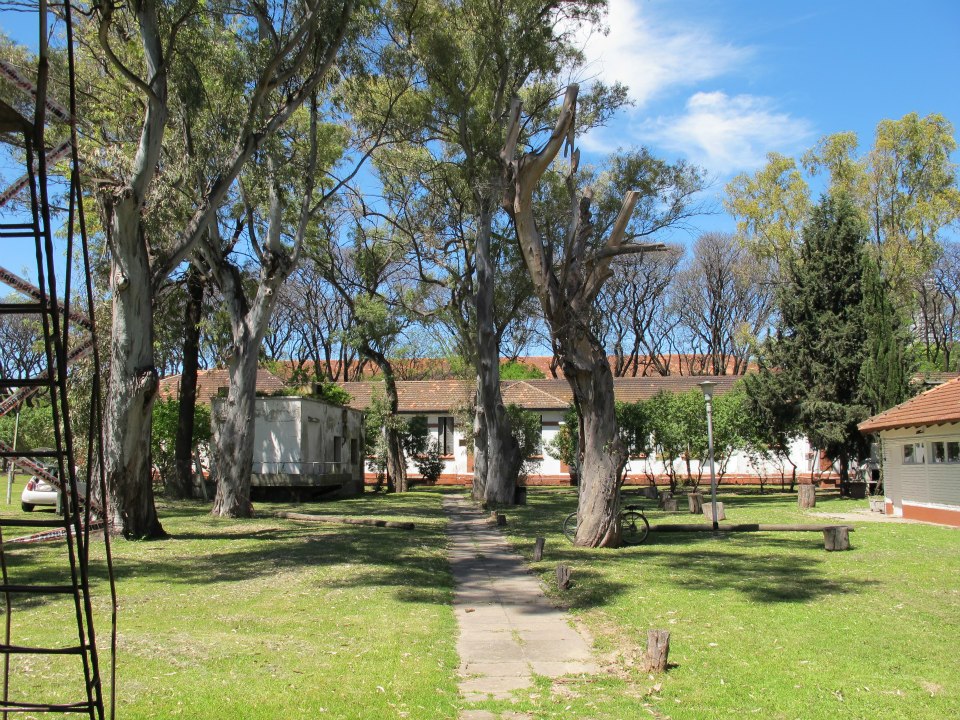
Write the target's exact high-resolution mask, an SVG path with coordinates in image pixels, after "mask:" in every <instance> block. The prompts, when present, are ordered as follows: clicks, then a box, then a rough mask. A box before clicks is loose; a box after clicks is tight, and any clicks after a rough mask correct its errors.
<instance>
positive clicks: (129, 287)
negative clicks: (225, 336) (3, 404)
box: [86, 0, 355, 538]
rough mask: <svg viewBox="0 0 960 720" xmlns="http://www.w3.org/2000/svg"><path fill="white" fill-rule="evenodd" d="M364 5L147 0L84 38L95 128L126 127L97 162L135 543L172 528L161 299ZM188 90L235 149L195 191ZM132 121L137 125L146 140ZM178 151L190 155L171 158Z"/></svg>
mask: <svg viewBox="0 0 960 720" xmlns="http://www.w3.org/2000/svg"><path fill="white" fill-rule="evenodd" d="M354 9H355V5H354V2H353V0H301V1H300V2H293V3H279V2H267V3H247V2H241V3H239V4H236V3H235V4H232V5H224V6H221V5H218V4H216V3H213V4H208V5H202V6H200V5H197V4H195V3H193V2H189V1H185V2H179V3H178V2H174V3H158V2H155V0H138V1H136V2H133V3H129V4H126V5H114V4H113V3H101V4H98V5H96V6H95V8H94V12H93V13H92V15H91V16H90V25H89V26H88V32H87V33H86V37H87V38H95V41H93V42H90V43H89V45H88V46H87V47H88V49H89V51H90V54H89V60H90V63H89V66H88V72H89V75H88V77H89V78H91V80H90V84H91V85H93V86H95V87H94V88H93V90H94V93H93V97H95V98H97V101H98V102H99V103H100V106H99V108H98V110H97V111H96V112H95V113H94V114H95V115H96V117H92V118H91V121H92V122H93V124H94V126H98V125H99V126H100V127H104V128H108V127H113V128H114V129H113V131H111V130H107V129H105V130H104V132H103V133H102V135H101V136H100V137H99V138H97V140H98V141H100V142H101V143H102V144H103V145H104V146H109V147H107V148H105V149H104V150H101V151H98V152H95V153H93V154H92V156H91V160H93V162H88V165H87V168H88V171H89V173H90V175H92V176H93V177H94V178H95V182H96V195H97V199H98V205H99V210H100V216H101V218H100V222H101V226H102V229H103V232H104V235H105V239H106V245H107V247H108V249H109V252H110V260H111V272H110V289H111V296H112V300H113V310H114V312H113V325H112V338H113V342H112V344H111V356H110V365H111V375H110V381H111V386H110V389H109V393H108V400H109V402H108V406H107V410H106V413H105V419H106V466H107V467H106V470H107V481H108V485H109V487H110V493H111V501H112V502H111V511H112V514H113V520H114V525H115V527H116V528H117V529H118V530H120V531H122V532H123V534H124V535H125V536H127V537H132V538H140V537H151V536H156V535H160V534H162V533H163V530H162V527H161V525H160V523H159V520H158V519H157V515H156V510H155V508H154V503H153V493H152V488H151V482H150V461H149V438H150V421H151V420H150V418H151V406H152V403H153V399H154V397H155V395H156V390H157V371H156V367H155V365H156V363H155V358H154V354H153V326H152V315H153V309H154V298H155V294H156V292H157V290H158V288H159V287H160V286H161V285H162V284H163V283H164V282H165V280H166V278H167V277H168V276H169V274H170V272H171V271H173V270H174V268H176V267H177V266H178V265H180V264H181V263H182V262H183V261H184V260H185V259H186V258H187V257H188V255H189V254H190V253H191V252H192V251H193V249H194V248H195V247H196V245H197V243H198V242H199V241H200V239H201V238H202V237H204V236H206V235H207V233H208V232H209V231H210V229H211V228H212V227H213V226H215V225H216V215H217V213H218V211H219V210H220V208H221V207H222V205H223V203H224V201H225V200H226V198H227V196H228V194H229V193H230V192H231V189H232V188H234V186H235V183H236V180H237V178H238V176H239V175H240V173H241V172H242V170H243V169H244V168H245V167H246V165H247V164H248V162H249V161H250V159H251V158H252V157H254V155H255V154H256V153H257V152H258V151H259V150H260V149H261V148H262V147H263V145H264V143H265V142H267V141H268V140H270V139H271V138H273V137H274V135H275V134H276V133H277V131H278V130H280V129H281V128H282V127H283V126H284V125H285V124H286V123H287V122H288V121H289V119H290V118H291V116H292V115H293V114H294V113H295V112H296V111H297V110H298V109H300V108H301V107H302V106H303V104H304V103H305V102H306V101H307V100H308V99H309V98H310V97H311V96H312V95H314V94H315V93H316V91H317V89H318V87H319V86H320V84H321V82H322V81H323V80H324V79H325V77H326V76H327V73H328V71H329V70H330V68H331V67H332V66H333V64H334V62H335V60H336V58H337V56H338V53H339V51H340V47H341V44H342V43H343V41H344V38H345V37H346V35H347V33H348V30H349V29H350V28H351V21H352V18H353V15H354ZM187 38H189V42H187V41H186V39H187ZM94 42H95V43H96V45H94ZM179 83H193V85H194V86H195V88H196V89H197V90H198V95H199V97H201V98H202V99H203V101H202V102H199V103H198V104H197V105H196V106H194V109H195V108H197V107H198V108H200V110H202V112H203V113H205V114H206V115H207V116H208V117H212V118H217V117H222V119H223V121H224V122H223V123H222V125H220V126H217V125H216V123H214V122H213V121H212V120H211V121H209V122H207V123H206V124H205V127H206V128H209V129H213V128H217V131H218V132H220V133H221V134H222V137H220V138H218V142H219V143H220V144H221V145H222V146H223V147H224V149H225V151H224V152H223V153H222V154H220V155H218V156H216V157H215V158H210V165H209V167H207V168H205V172H204V177H206V178H209V182H208V183H207V184H206V185H204V186H203V187H202V188H197V187H196V185H195V177H196V169H195V168H187V169H184V168H183V166H182V158H183V152H182V147H183V140H182V138H181V137H179V136H176V137H175V136H173V135H171V134H170V133H169V132H168V130H169V129H170V125H171V123H175V121H177V120H181V119H182V118H181V117H178V116H177V110H178V101H179V98H180V97H182V96H183V93H180V92H179V91H178V88H179ZM97 121H103V122H100V123H98V122H97ZM131 127H136V128H138V131H137V133H136V136H131V133H130V132H129V131H128V128H131ZM172 145H177V146H178V147H179V148H181V150H180V151H171V147H172ZM184 188H186V189H187V190H186V191H184ZM177 192H183V194H184V196H185V197H186V200H184V202H183V206H185V207H186V211H185V212H183V211H182V210H181V211H175V212H170V213H169V214H168V215H167V216H166V217H163V213H164V212H165V211H166V206H165V205H164V202H163V200H164V199H165V197H167V196H168V194H175V193H177ZM151 214H152V217H151Z"/></svg>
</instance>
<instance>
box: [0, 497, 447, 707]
mask: <svg viewBox="0 0 960 720" xmlns="http://www.w3.org/2000/svg"><path fill="white" fill-rule="evenodd" d="M300 507H301V508H302V507H303V506H300ZM280 508H281V506H271V505H259V506H258V509H259V510H261V511H262V512H269V511H271V510H273V509H280ZM306 510H307V511H308V512H309V511H318V510H319V511H321V512H334V513H336V514H345V515H380V514H382V513H386V514H389V515H391V516H394V517H399V518H403V519H410V520H413V521H414V522H416V524H417V529H416V530H415V531H413V532H410V531H403V530H391V529H383V528H371V527H360V526H354V525H304V524H298V523H294V522H291V521H287V520H279V519H273V518H269V517H265V518H261V519H255V520H249V521H225V520H216V519H213V518H211V517H210V516H209V515H208V514H207V510H206V508H204V507H201V506H200V505H199V504H194V503H178V504H161V508H160V512H161V516H162V521H163V524H164V527H165V528H166V530H167V531H168V532H169V533H170V534H171V538H170V539H167V540H161V541H155V542H144V543H131V542H124V541H116V542H115V543H114V554H115V565H116V576H117V580H118V591H119V595H120V619H119V644H118V671H117V672H118V681H117V694H118V703H117V708H118V713H117V716H118V717H119V718H124V719H130V720H133V719H135V718H143V719H144V720H146V719H153V718H159V717H171V716H172V717H184V718H263V719H264V720H268V719H269V720H273V719H275V718H304V719H313V718H318V717H330V718H371V717H378V718H401V717H409V718H451V719H452V718H455V717H456V716H457V706H458V705H459V702H458V698H457V690H456V668H457V664H458V660H457V656H456V651H455V635H456V633H455V622H454V619H453V615H452V612H451V609H450V601H451V597H452V585H451V579H450V575H449V572H448V566H447V560H446V555H445V535H444V533H445V525H446V521H445V519H444V517H443V513H442V511H441V509H440V502H439V496H436V495H432V494H426V493H415V494H409V495H407V496H405V497H391V498H389V499H388V500H386V499H384V498H382V497H377V496H369V495H368V496H367V497H365V498H363V499H358V500H349V501H341V502H337V503H335V504H329V503H328V504H323V505H319V504H318V505H312V506H309V507H307V508H306ZM17 511H18V512H19V507H17ZM8 548H9V549H8V565H9V566H10V575H11V578H14V577H19V578H20V579H21V580H32V581H36V582H45V581H46V582H50V581H53V580H52V579H53V578H54V577H59V574H58V573H57V572H56V571H55V568H60V567H62V561H63V557H64V553H63V545H62V544H57V545H50V544H46V545H30V546H23V545H21V546H8ZM92 551H93V552H94V553H95V554H97V559H96V560H95V561H94V563H93V564H94V565H95V566H97V567H102V563H101V562H100V556H102V551H103V545H102V543H97V544H95V545H94V547H93V548H92ZM95 591H96V593H97V595H98V597H97V603H98V619H99V621H100V622H99V625H98V628H97V629H98V632H99V633H100V646H101V648H104V649H105V648H107V647H108V638H107V635H106V633H107V630H108V627H109V624H108V621H109V616H108V615H107V608H108V603H107V602H106V597H107V588H106V586H105V585H104V584H103V583H102V582H101V581H99V580H98V581H97V583H96V588H95ZM22 606H23V602H22V601H21V602H20V603H19V604H18V605H17V606H16V607H15V610H14V613H13V614H12V618H13V620H14V632H13V637H14V639H15V641H16V642H17V643H20V644H38V645H39V644H51V643H52V644H57V643H61V642H62V643H64V644H69V642H70V640H71V638H70V635H69V632H67V630H65V629H69V628H75V622H74V620H73V616H72V612H73V609H72V603H64V602H62V601H57V602H47V601H43V602H42V603H41V602H31V603H29V607H27V608H25V609H19V608H21V607H22ZM73 644H76V638H75V636H74V637H73ZM103 657H104V658H106V653H105V652H104V653H103ZM77 663H78V661H77V660H73V659H72V660H69V661H59V662H58V661H57V660H55V659H49V658H47V657H44V656H39V657H38V656H17V657H16V664H15V665H14V669H13V672H12V673H11V675H12V678H13V681H12V690H11V698H14V699H17V698H19V699H21V700H29V701H39V700H41V699H47V698H54V699H58V700H66V699H73V700H76V699H80V698H82V692H83V691H82V685H80V686H77V683H76V682H66V681H65V679H78V678H80V675H79V665H78V664H77ZM105 673H106V671H105Z"/></svg>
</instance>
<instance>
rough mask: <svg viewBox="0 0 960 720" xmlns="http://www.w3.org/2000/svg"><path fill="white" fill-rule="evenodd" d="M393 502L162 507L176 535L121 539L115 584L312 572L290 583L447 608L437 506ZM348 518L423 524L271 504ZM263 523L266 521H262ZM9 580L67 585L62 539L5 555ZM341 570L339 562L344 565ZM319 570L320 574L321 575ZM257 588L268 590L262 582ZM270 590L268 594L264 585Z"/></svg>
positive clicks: (102, 574)
mask: <svg viewBox="0 0 960 720" xmlns="http://www.w3.org/2000/svg"><path fill="white" fill-rule="evenodd" d="M419 503H420V504H419V505H418V504H417V503H416V502H415V501H404V500H400V501H398V502H391V503H390V505H389V506H387V505H386V504H385V503H384V502H383V500H382V498H379V497H377V496H373V497H371V498H363V499H357V500H350V501H343V502H342V504H327V503H311V504H309V505H291V506H285V505H274V504H267V503H263V504H261V506H260V507H259V510H260V517H257V518H253V519H249V520H227V519H220V518H211V517H210V516H209V505H207V504H205V503H200V502H191V501H184V502H181V501H174V502H167V503H164V504H163V506H162V510H161V521H162V522H163V523H164V524H165V528H166V530H167V531H168V533H169V536H168V537H167V538H164V539H162V540H158V541H155V542H149V543H143V542H128V541H123V540H115V541H114V574H115V577H116V578H117V579H118V582H120V583H122V582H123V581H124V579H127V578H129V579H133V578H136V580H137V581H138V582H141V583H146V584H148V585H154V584H155V585H156V586H157V587H162V588H163V589H164V591H166V589H167V588H168V587H169V585H170V584H171V583H178V584H185V585H212V584H216V583H237V584H241V583H246V582H251V581H254V580H257V579H262V578H271V577H274V576H277V577H278V582H284V581H285V580H284V579H283V577H282V574H284V573H287V572H289V571H298V570H299V571H305V572H302V573H298V577H296V578H291V579H287V580H286V581H287V582H295V583H299V584H300V587H306V588H307V589H309V588H310V587H311V586H315V587H316V588H317V590H318V591H321V590H329V589H331V588H348V587H383V588H393V589H394V591H395V593H396V596H397V598H398V599H400V600H402V601H407V602H420V603H437V604H447V603H449V602H450V598H451V596H452V587H453V581H452V578H451V576H450V571H449V567H448V565H447V560H446V554H445V552H444V549H445V547H446V534H445V525H444V523H445V520H444V515H443V511H442V509H440V508H439V503H437V504H436V507H435V508H432V507H429V506H424V504H423V503H424V500H423V499H422V498H421V499H420V500H419ZM279 509H284V510H285V509H295V510H297V511H299V512H306V513H313V514H328V515H334V514H336V515H345V516H350V515H353V516H385V515H390V516H393V517H401V516H402V517H403V518H404V519H413V520H414V521H415V522H418V524H417V529H416V530H413V531H410V530H399V529H392V528H376V527H370V526H361V525H337V524H326V523H324V524H312V523H311V524H302V523H296V522H294V521H290V520H285V519H280V518H277V517H275V516H273V511H274V510H279ZM264 524H266V525H267V526H266V527H265V526H264ZM7 557H8V561H9V562H8V569H9V570H10V574H11V582H15V583H18V584H54V583H57V584H59V583H69V582H70V575H69V567H68V566H67V565H66V552H65V547H64V544H63V542H60V543H50V544H43V545H32V546H20V547H19V548H18V549H17V551H15V552H14V553H8V556H7ZM337 566H342V567H343V568H344V569H343V570H340V569H339V568H338V567H337ZM314 571H315V572H314ZM90 576H91V581H92V582H93V583H101V582H105V580H106V568H105V566H104V565H103V563H102V562H97V561H94V562H92V563H91V566H90ZM257 591H258V592H262V591H264V585H263V584H262V583H259V584H258V585H257ZM266 591H268V592H269V591H270V588H267V590H266ZM19 600H21V602H19V603H18V606H19V607H21V608H24V609H26V608H36V607H42V606H44V605H46V604H48V603H50V602H51V601H52V600H53V598H52V597H46V596H30V597H28V598H19Z"/></svg>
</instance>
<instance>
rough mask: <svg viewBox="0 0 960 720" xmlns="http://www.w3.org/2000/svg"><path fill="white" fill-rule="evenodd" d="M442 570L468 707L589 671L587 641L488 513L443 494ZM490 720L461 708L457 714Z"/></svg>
mask: <svg viewBox="0 0 960 720" xmlns="http://www.w3.org/2000/svg"><path fill="white" fill-rule="evenodd" d="M443 507H444V510H445V511H446V513H447V515H448V516H449V518H450V524H449V530H448V532H449V536H450V565H451V568H452V570H453V577H454V581H455V582H456V590H455V591H454V599H453V609H454V613H455V614H456V616H457V622H458V624H459V626H460V637H459V639H458V641H457V652H458V653H459V654H460V676H461V678H462V680H461V682H460V692H461V694H462V695H463V697H464V699H465V700H467V701H468V702H478V701H481V700H490V699H492V700H505V699H509V698H510V697H511V693H512V692H513V691H514V690H520V689H522V688H526V687H530V686H531V685H532V681H533V677H532V676H533V674H534V673H536V674H537V675H546V676H548V677H559V676H561V675H569V674H579V673H594V672H597V669H598V668H597V665H596V663H595V662H594V660H593V655H592V653H591V650H590V646H589V644H588V643H587V642H586V641H585V640H584V638H583V637H582V636H581V635H580V633H579V632H577V631H576V630H575V629H574V628H573V627H571V625H570V622H569V620H568V617H567V614H566V613H565V612H564V611H562V610H557V609H556V608H554V607H553V606H551V605H550V603H549V602H548V601H547V599H546V597H545V596H544V594H543V591H542V590H541V588H540V583H539V582H538V581H537V579H536V578H535V577H534V576H533V575H531V574H530V573H529V572H527V568H526V565H524V563H523V560H522V559H521V557H520V556H519V555H517V554H516V553H514V552H513V550H512V549H511V548H510V546H509V545H508V544H507V543H506V541H505V540H504V538H503V536H502V535H501V534H500V532H499V531H498V530H497V528H496V527H495V526H494V525H493V524H492V523H491V522H490V520H489V518H488V516H486V515H484V514H482V513H480V512H479V511H478V510H476V509H474V506H473V505H472V504H470V503H469V502H468V501H467V500H465V499H464V498H462V497H445V498H444V500H443ZM488 716H489V717H494V716H493V715H491V714H489V713H486V712H485V711H477V710H473V711H468V713H467V714H465V715H464V716H463V717H464V719H465V720H466V718H477V720H480V718H482V717H488Z"/></svg>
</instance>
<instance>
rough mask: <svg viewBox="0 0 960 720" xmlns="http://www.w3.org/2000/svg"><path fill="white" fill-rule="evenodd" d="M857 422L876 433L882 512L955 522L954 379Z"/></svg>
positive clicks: (959, 512)
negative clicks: (879, 451) (879, 447)
mask: <svg viewBox="0 0 960 720" xmlns="http://www.w3.org/2000/svg"><path fill="white" fill-rule="evenodd" d="M858 427H859V429H860V432H862V433H864V434H868V435H878V436H879V438H880V442H881V447H882V450H881V454H882V463H883V465H882V467H883V487H884V503H885V506H886V513H887V515H894V516H897V517H905V518H912V519H915V520H923V521H926V522H932V523H939V524H943V525H953V526H955V527H960V378H955V379H953V380H949V381H947V382H945V383H943V384H942V385H939V386H937V387H934V388H933V389H931V390H927V391H926V392H924V393H921V394H920V395H917V396H916V397H914V398H911V399H910V400H907V401H906V402H905V403H902V404H900V405H897V406H896V407H894V408H891V409H889V410H887V411H886V412H882V413H880V414H879V415H875V416H874V417H872V418H869V419H868V420H865V421H864V422H862V423H861V424H860V425H859V426H858Z"/></svg>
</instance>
